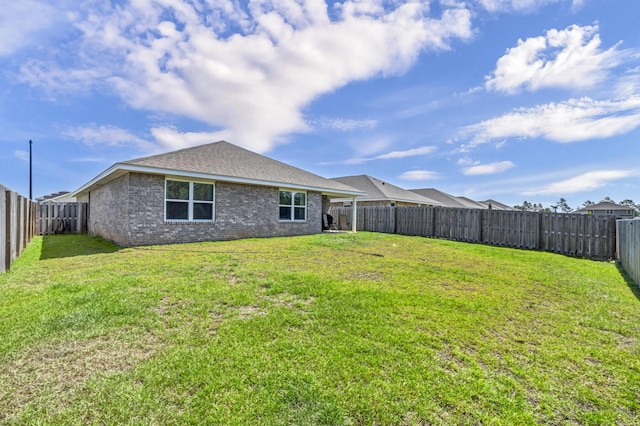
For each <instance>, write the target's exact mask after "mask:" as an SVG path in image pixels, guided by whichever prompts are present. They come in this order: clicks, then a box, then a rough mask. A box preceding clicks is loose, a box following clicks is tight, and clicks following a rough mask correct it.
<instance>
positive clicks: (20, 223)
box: [0, 185, 35, 272]
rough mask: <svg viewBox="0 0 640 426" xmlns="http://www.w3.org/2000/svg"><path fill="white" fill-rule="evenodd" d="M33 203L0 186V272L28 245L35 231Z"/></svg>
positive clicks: (7, 268) (6, 268)
mask: <svg viewBox="0 0 640 426" xmlns="http://www.w3.org/2000/svg"><path fill="white" fill-rule="evenodd" d="M34 208H35V203H34V202H33V201H31V200H29V199H27V198H25V197H23V196H21V195H19V194H18V193H16V192H13V191H10V190H9V189H7V188H6V187H4V186H2V185H0V272H3V271H8V270H10V269H11V264H12V263H13V261H14V260H15V259H17V258H18V256H20V254H21V253H22V251H23V250H24V249H25V248H26V247H27V245H29V243H30V242H31V239H32V238H33V236H34V230H35V223H34V222H35V216H34V213H33V212H34Z"/></svg>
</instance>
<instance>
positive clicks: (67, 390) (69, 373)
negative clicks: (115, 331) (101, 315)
mask: <svg viewBox="0 0 640 426" xmlns="http://www.w3.org/2000/svg"><path fill="white" fill-rule="evenodd" d="M158 344H159V343H158V341H157V339H156V338H155V337H154V336H151V335H143V336H136V338H135V340H133V341H123V340H118V339H115V338H113V337H109V336H100V337H96V338H93V339H90V340H78V341H63V342H58V343H56V344H49V345H45V346H39V347H35V348H31V349H29V350H27V351H25V352H24V353H23V354H21V355H20V356H18V357H15V358H14V359H11V360H10V361H9V362H8V363H6V364H4V365H3V366H1V367H0V423H3V422H11V421H12V419H15V418H17V417H18V416H19V415H20V412H21V411H23V410H24V409H25V408H28V407H29V406H30V405H37V406H38V407H39V410H42V409H43V408H44V409H45V410H46V412H48V413H53V412H56V411H59V410H61V409H64V408H65V407H66V406H68V405H70V404H71V403H72V401H73V395H74V393H75V392H76V391H78V390H79V389H81V388H82V386H83V384H84V383H85V382H86V381H87V379H89V378H96V377H100V376H107V375H112V374H118V373H123V372H126V371H128V370H131V369H132V368H134V367H135V366H136V365H138V364H139V363H140V362H143V361H145V360H147V359H149V358H150V357H151V356H152V355H153V353H155V352H156V351H157V349H158Z"/></svg>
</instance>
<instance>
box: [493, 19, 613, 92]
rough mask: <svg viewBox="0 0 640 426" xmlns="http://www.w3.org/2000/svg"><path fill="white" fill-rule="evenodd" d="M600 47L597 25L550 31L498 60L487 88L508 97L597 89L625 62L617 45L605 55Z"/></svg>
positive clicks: (521, 41)
mask: <svg viewBox="0 0 640 426" xmlns="http://www.w3.org/2000/svg"><path fill="white" fill-rule="evenodd" d="M600 44H601V42H600V36H599V35H598V26H597V25H592V26H584V27H580V26H578V25H572V26H570V27H568V28H566V29H564V30H556V29H552V30H549V31H547V33H546V35H545V36H540V37H532V38H528V39H526V40H518V45H517V46H516V47H512V48H510V49H508V50H507V53H506V54H505V55H504V56H502V57H501V58H500V59H498V62H497V64H496V69H495V70H494V71H493V72H492V74H491V75H490V76H487V77H486V83H485V87H486V89H487V90H495V91H498V92H505V93H516V92H518V91H519V90H521V89H526V90H538V89H541V88H545V87H565V88H588V87H593V86H595V85H596V84H597V83H600V82H602V81H604V80H605V79H606V77H607V75H608V71H609V70H610V69H612V68H615V67H617V66H618V65H619V64H620V62H621V60H622V52H620V51H618V50H617V45H616V46H614V47H611V48H610V49H607V50H604V51H603V50H601V49H600Z"/></svg>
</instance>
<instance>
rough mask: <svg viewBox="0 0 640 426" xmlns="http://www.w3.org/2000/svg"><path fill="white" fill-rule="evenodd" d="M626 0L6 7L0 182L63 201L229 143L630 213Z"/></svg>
mask: <svg viewBox="0 0 640 426" xmlns="http://www.w3.org/2000/svg"><path fill="white" fill-rule="evenodd" d="M638 16H640V1H638V0H615V1H607V0H467V1H458V0H434V1H430V2H429V1H422V2H411V1H401V0H387V1H379V0H363V1H340V2H324V1H320V0H250V1H248V2H247V1H237V0H130V1H125V0H115V1H105V0H99V1H83V2H77V1H75V0H46V1H45V0H42V1H40V0H22V1H20V2H8V3H7V4H4V5H3V7H2V9H0V79H1V80H0V184H3V185H5V186H7V187H9V188H10V189H12V190H15V191H18V192H20V193H22V194H24V195H28V191H29V185H28V178H29V173H28V171H29V163H28V150H29V145H28V141H29V140H30V139H31V140H33V142H34V143H33V195H34V197H37V196H41V195H45V194H49V193H52V192H56V191H59V190H74V189H77V188H78V187H80V186H81V185H82V184H84V183H86V182H87V181H88V180H90V179H91V178H93V177H94V176H96V175H98V174H99V173H100V172H102V171H103V170H105V169H106V168H108V167H109V166H111V165H112V164H114V163H116V162H118V161H124V160H129V159H132V158H136V157H140V156H145V155H149V154H154V153H160V152H167V151H171V150H174V149H178V148H183V147H188V146H193V145H197V144H202V143H207V142H214V141H217V140H222V139H224V140H227V141H229V142H232V143H235V144H237V145H240V146H243V147H246V148H249V149H251V150H254V151H256V152H259V153H262V154H264V155H267V156H269V157H271V158H275V159H278V160H281V161H284V162H287V163H289V164H292V165H294V166H297V167H300V168H303V169H306V170H309V171H312V172H314V173H317V174H319V175H321V176H325V177H337V176H345V175H356V174H368V175H371V176H374V177H377V178H379V179H383V180H386V181H388V182H391V183H393V184H395V185H398V186H401V187H403V188H408V189H411V188H429V187H435V188H438V189H441V190H443V191H446V192H449V193H452V194H454V195H463V196H467V197H470V198H473V199H478V200H485V199H487V198H493V199H496V200H499V201H502V202H504V203H506V204H510V205H514V204H520V203H522V202H523V201H524V200H527V201H529V202H532V203H542V204H543V205H545V206H548V205H551V204H553V203H555V202H556V201H558V200H559V199H560V198H561V197H563V198H566V199H567V201H568V202H569V205H570V206H571V207H573V208H576V207H578V206H580V205H582V203H583V202H584V201H586V200H591V201H595V202H597V201H600V200H601V199H602V198H604V197H605V196H609V197H611V198H612V199H614V200H616V201H621V200H623V199H629V198H630V199H633V200H634V201H635V202H636V203H638V202H640V166H639V165H640V141H639V139H640V31H639V30H638V24H637V18H638Z"/></svg>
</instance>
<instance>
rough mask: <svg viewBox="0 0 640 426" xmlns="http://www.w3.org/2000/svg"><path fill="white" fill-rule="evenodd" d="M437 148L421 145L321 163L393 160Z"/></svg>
mask: <svg viewBox="0 0 640 426" xmlns="http://www.w3.org/2000/svg"><path fill="white" fill-rule="evenodd" d="M436 149H437V148H436V147H435V146H421V147H419V148H413V149H408V150H405V151H391V152H387V153H384V154H379V155H375V156H371V157H356V158H350V159H347V160H344V161H339V162H328V163H322V165H335V164H362V163H366V162H369V161H375V160H393V159H399V158H407V157H418V156H421V155H428V154H431V153H432V152H434V151H435V150H436Z"/></svg>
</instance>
